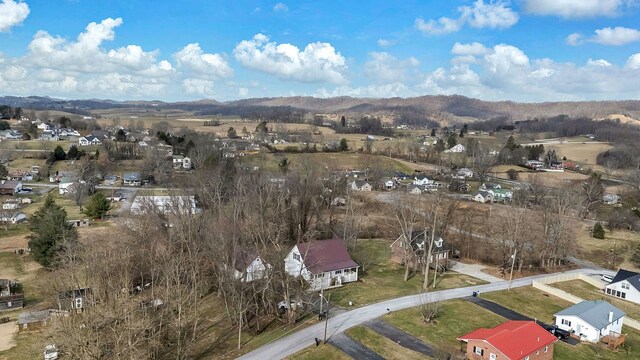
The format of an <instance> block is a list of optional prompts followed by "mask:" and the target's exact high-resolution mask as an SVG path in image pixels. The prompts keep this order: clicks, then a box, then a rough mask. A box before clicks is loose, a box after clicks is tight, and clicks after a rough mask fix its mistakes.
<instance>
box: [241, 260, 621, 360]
mask: <svg viewBox="0 0 640 360" xmlns="http://www.w3.org/2000/svg"><path fill="white" fill-rule="evenodd" d="M564 273H565V274H571V273H583V274H586V275H592V274H602V273H607V274H608V273H611V274H613V272H611V271H607V270H598V269H577V270H571V271H566V272H564ZM550 275H553V274H542V275H535V276H528V277H524V278H520V279H515V280H513V283H512V284H511V287H513V288H516V287H523V286H529V285H531V284H532V283H533V280H536V279H541V278H544V277H547V276H550ZM508 286H509V282H508V281H501V282H496V283H491V284H486V285H478V286H470V287H465V288H457V289H450V290H441V291H434V292H431V293H428V295H420V294H419V295H410V296H404V297H401V298H396V299H391V300H386V301H383V302H379V303H377V304H372V305H368V306H364V307H361V308H358V309H354V310H351V311H348V312H346V313H343V314H340V315H338V316H336V317H331V314H329V315H330V317H329V321H328V328H327V337H329V339H330V338H331V336H335V335H337V334H340V333H342V332H344V331H346V330H347V329H349V328H352V327H354V326H358V325H361V324H363V323H364V322H367V321H370V320H373V319H376V318H379V317H380V316H382V315H384V314H386V313H387V312H388V311H398V310H403V309H407V308H411V307H415V306H418V305H420V303H421V300H422V301H428V302H434V301H444V300H451V299H461V298H464V297H467V296H469V295H470V294H471V293H472V292H473V291H480V292H482V293H486V292H490V291H500V290H506V289H507V288H508ZM323 330H324V323H318V324H315V325H313V326H310V327H308V328H305V329H302V330H300V331H297V332H295V333H293V334H291V335H288V336H286V337H283V338H280V339H279V340H276V341H274V342H272V343H269V344H266V345H264V346H261V347H259V348H258V349H256V350H254V351H252V352H250V353H248V354H245V355H243V356H241V357H240V358H239V359H243V360H245V359H256V360H257V359H260V360H261V359H282V358H285V357H287V356H290V355H292V354H295V353H297V352H298V351H300V350H302V349H304V348H306V347H308V346H310V345H312V344H313V343H314V338H320V339H322V336H323Z"/></svg>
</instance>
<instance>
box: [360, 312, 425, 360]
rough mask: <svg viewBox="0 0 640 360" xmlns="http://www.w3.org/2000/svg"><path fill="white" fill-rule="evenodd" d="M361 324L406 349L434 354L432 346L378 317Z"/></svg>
mask: <svg viewBox="0 0 640 360" xmlns="http://www.w3.org/2000/svg"><path fill="white" fill-rule="evenodd" d="M363 325H364V326H366V327H368V328H369V329H371V330H373V331H375V332H377V333H378V334H380V335H382V336H384V337H386V338H388V339H390V340H392V341H393V342H395V343H396V344H398V345H400V346H403V347H406V348H407V349H410V350H413V351H416V352H419V353H421V354H425V355H427V356H430V357H434V356H435V351H434V349H433V347H431V346H429V345H427V344H425V343H424V342H423V341H422V340H420V339H418V338H416V337H414V336H412V335H409V334H407V333H406V332H404V331H402V330H400V329H398V328H397V327H395V326H393V325H390V324H388V323H386V322H384V321H382V320H380V319H375V320H371V321H367V322H366V323H364V324H363Z"/></svg>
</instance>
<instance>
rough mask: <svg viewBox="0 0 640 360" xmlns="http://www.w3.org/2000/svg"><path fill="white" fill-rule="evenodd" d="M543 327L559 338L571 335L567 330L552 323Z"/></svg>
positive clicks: (562, 338)
mask: <svg viewBox="0 0 640 360" xmlns="http://www.w3.org/2000/svg"><path fill="white" fill-rule="evenodd" d="M545 329H547V331H548V332H550V333H551V334H553V335H554V336H555V337H557V338H558V339H560V340H564V339H568V338H569V336H571V333H570V332H568V331H567V330H562V329H560V328H559V327H557V326H554V325H551V326H546V327H545Z"/></svg>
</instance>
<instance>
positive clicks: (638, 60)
mask: <svg viewBox="0 0 640 360" xmlns="http://www.w3.org/2000/svg"><path fill="white" fill-rule="evenodd" d="M624 67H625V68H627V69H634V70H636V69H640V53H637V54H633V55H631V56H629V59H627V62H626V63H625V64H624Z"/></svg>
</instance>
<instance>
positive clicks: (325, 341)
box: [323, 294, 331, 344]
mask: <svg viewBox="0 0 640 360" xmlns="http://www.w3.org/2000/svg"><path fill="white" fill-rule="evenodd" d="M330 299H331V294H329V299H327V316H326V317H325V318H324V340H323V342H324V343H325V344H326V343H327V326H328V325H329V300H330Z"/></svg>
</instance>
